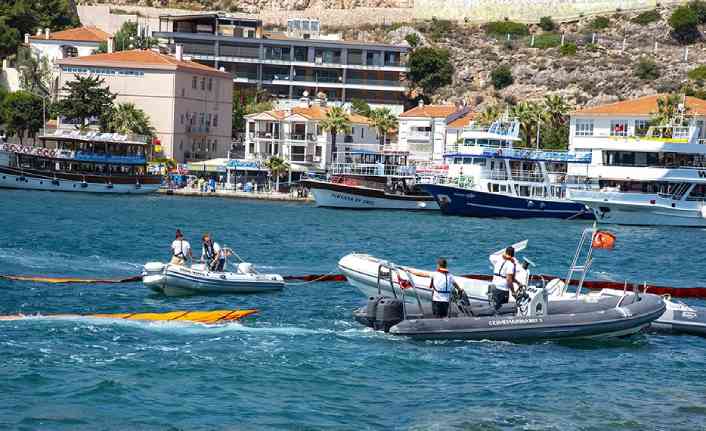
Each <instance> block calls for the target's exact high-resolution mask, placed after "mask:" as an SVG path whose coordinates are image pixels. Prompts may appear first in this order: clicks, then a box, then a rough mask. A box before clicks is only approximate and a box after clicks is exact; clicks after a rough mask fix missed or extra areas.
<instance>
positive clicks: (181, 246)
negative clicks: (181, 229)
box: [174, 239, 186, 258]
mask: <svg viewBox="0 0 706 431" xmlns="http://www.w3.org/2000/svg"><path fill="white" fill-rule="evenodd" d="M174 256H176V257H182V258H185V257H186V256H184V240H183V239H180V240H179V253H174Z"/></svg>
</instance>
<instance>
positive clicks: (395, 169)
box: [331, 163, 416, 177]
mask: <svg viewBox="0 0 706 431" xmlns="http://www.w3.org/2000/svg"><path fill="white" fill-rule="evenodd" d="M415 173H416V170H415V168H414V166H399V165H384V164H362V163H335V164H333V165H331V174H332V175H367V176H401V177H413V176H414V175H415Z"/></svg>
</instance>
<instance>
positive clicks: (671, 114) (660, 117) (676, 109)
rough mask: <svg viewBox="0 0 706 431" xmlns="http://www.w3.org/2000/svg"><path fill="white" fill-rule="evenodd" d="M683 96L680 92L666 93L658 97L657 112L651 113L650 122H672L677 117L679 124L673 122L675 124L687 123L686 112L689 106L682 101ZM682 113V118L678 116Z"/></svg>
mask: <svg viewBox="0 0 706 431" xmlns="http://www.w3.org/2000/svg"><path fill="white" fill-rule="evenodd" d="M682 103H684V98H683V96H682V95H680V94H676V93H674V94H668V95H667V96H665V97H660V98H658V99H657V112H653V113H652V120H651V122H652V124H654V125H658V126H663V125H668V124H670V123H674V122H676V121H677V119H680V120H681V124H674V125H675V126H684V125H686V124H688V112H689V108H688V107H687V106H686V104H685V103H684V105H683V106H681V111H680V106H679V105H681V104H682ZM680 115H683V117H682V118H679V117H680Z"/></svg>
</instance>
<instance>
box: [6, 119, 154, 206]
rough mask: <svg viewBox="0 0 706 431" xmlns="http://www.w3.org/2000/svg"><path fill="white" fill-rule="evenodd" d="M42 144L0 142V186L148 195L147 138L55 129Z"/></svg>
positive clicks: (150, 184)
mask: <svg viewBox="0 0 706 431" xmlns="http://www.w3.org/2000/svg"><path fill="white" fill-rule="evenodd" d="M38 139H39V141H40V143H41V146H25V145H13V144H0V187H2V188H11V189H29V190H49V191H62V192H92V193H150V192H154V191H155V190H157V189H158V188H159V186H160V183H161V177H159V176H157V175H150V174H148V173H147V157H146V149H147V146H148V142H149V141H148V139H147V137H141V136H129V135H120V134H115V133H98V132H79V131H77V130H61V129H58V130H56V131H55V132H54V133H53V134H47V135H43V136H39V138H38Z"/></svg>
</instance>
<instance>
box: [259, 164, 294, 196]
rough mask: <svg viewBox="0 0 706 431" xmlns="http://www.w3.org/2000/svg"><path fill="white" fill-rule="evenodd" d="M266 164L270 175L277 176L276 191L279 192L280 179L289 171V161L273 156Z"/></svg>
mask: <svg viewBox="0 0 706 431" xmlns="http://www.w3.org/2000/svg"><path fill="white" fill-rule="evenodd" d="M265 166H267V169H269V170H270V175H272V176H273V177H275V191H277V192H279V179H280V178H281V177H282V175H284V174H285V173H286V172H287V171H289V163H287V162H286V161H285V160H283V159H281V158H279V157H277V156H272V157H270V158H269V160H267V161H266V162H265Z"/></svg>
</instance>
